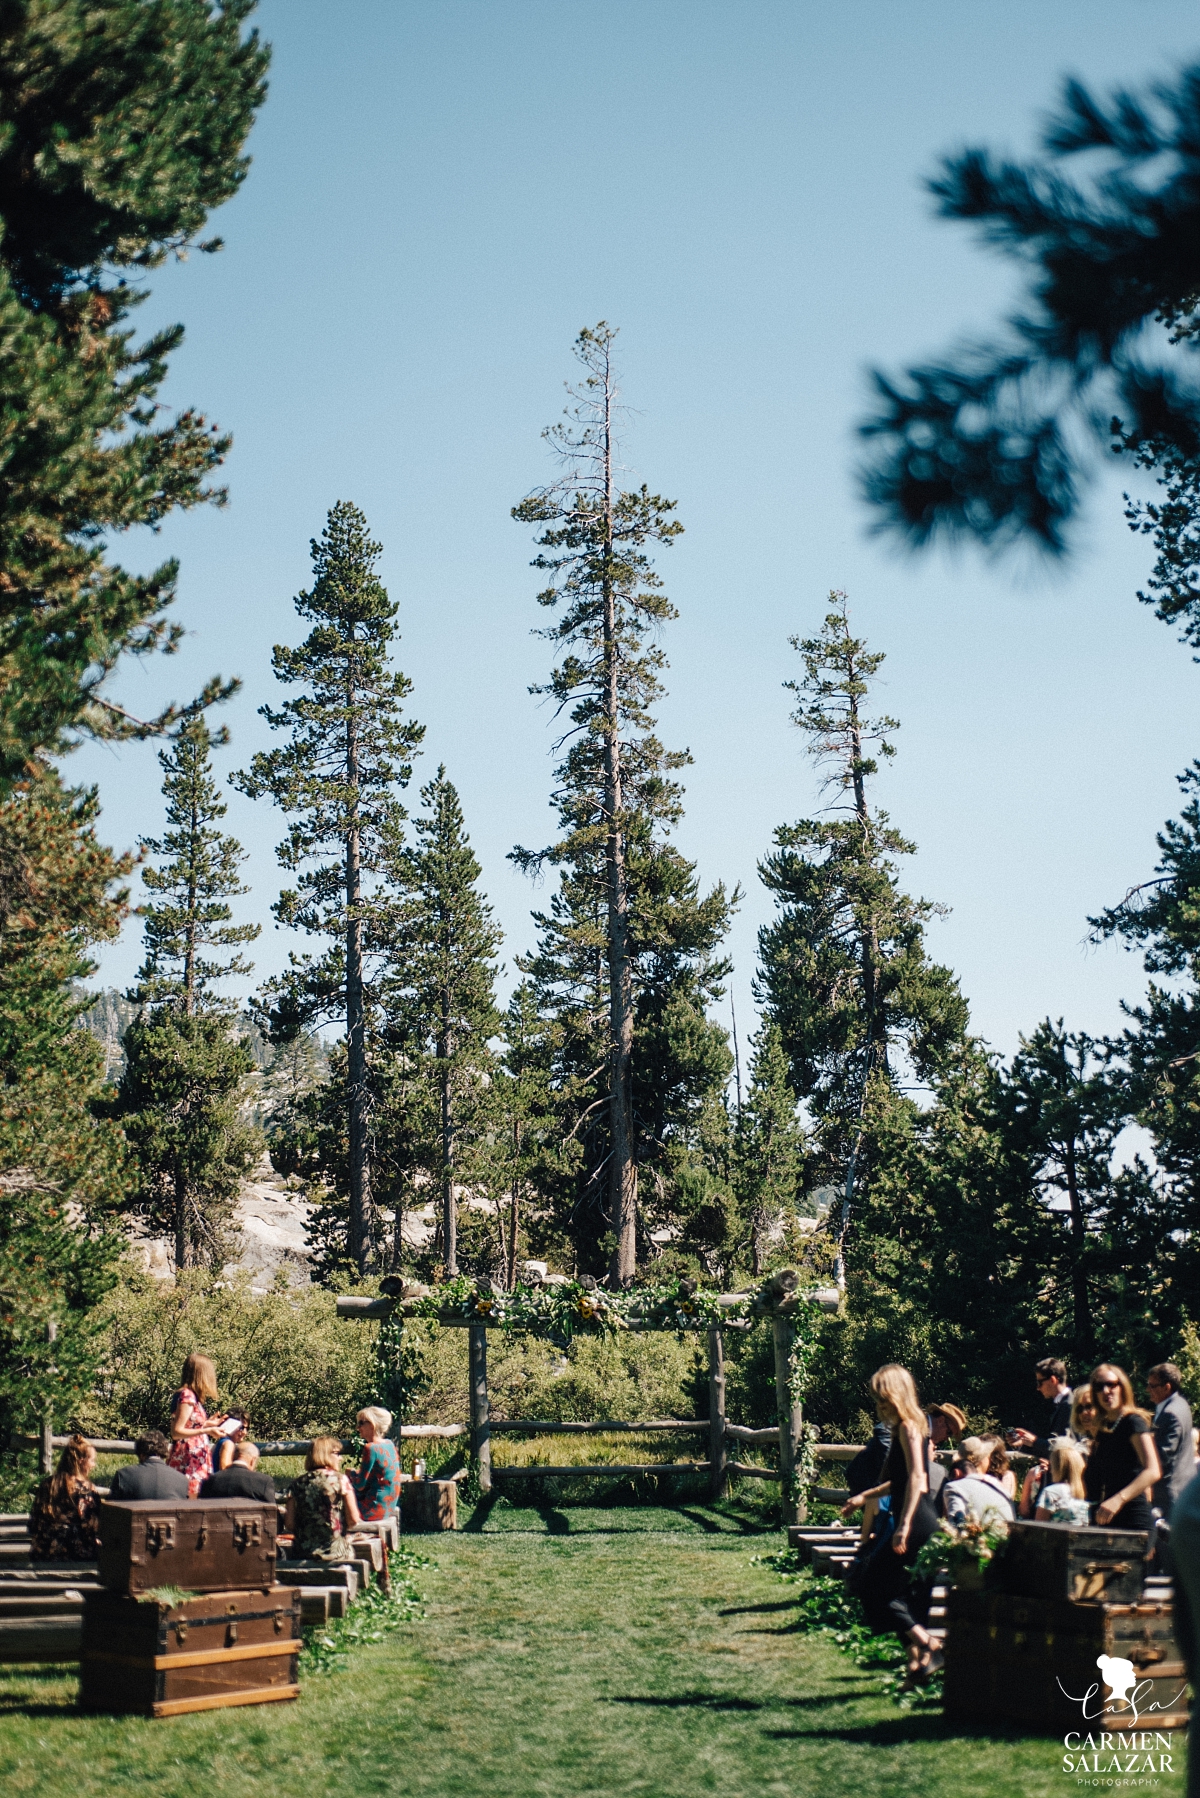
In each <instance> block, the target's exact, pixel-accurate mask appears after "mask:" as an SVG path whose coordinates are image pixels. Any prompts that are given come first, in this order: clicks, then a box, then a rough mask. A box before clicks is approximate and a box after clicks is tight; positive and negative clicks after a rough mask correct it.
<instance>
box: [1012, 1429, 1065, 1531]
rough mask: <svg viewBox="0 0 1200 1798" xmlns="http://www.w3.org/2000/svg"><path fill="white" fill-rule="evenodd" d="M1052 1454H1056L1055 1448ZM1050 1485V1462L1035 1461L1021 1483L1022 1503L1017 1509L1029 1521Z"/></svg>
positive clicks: (1061, 1438) (1051, 1451)
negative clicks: (1044, 1490) (1044, 1491)
mask: <svg viewBox="0 0 1200 1798" xmlns="http://www.w3.org/2000/svg"><path fill="white" fill-rule="evenodd" d="M1059 1440H1060V1441H1063V1440H1065V1438H1063V1437H1060V1438H1059ZM1050 1453H1051V1454H1053V1453H1054V1450H1053V1448H1052V1449H1051V1450H1050ZM1049 1483H1050V1463H1049V1461H1035V1462H1034V1463H1033V1465H1032V1466H1031V1467H1029V1468H1027V1469H1026V1471H1025V1478H1024V1479H1023V1480H1022V1481H1021V1502H1020V1504H1019V1506H1018V1507H1017V1508H1018V1510H1019V1511H1020V1513H1021V1516H1022V1517H1024V1518H1026V1519H1028V1518H1030V1517H1032V1516H1033V1513H1034V1511H1035V1510H1036V1509H1037V1506H1038V1504H1039V1503H1040V1501H1041V1495H1042V1491H1043V1489H1044V1488H1045V1487H1046V1486H1048V1485H1049Z"/></svg>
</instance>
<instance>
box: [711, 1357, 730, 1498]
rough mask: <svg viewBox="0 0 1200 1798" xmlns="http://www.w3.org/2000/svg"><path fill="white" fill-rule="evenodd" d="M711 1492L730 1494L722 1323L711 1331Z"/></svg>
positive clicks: (712, 1494)
mask: <svg viewBox="0 0 1200 1798" xmlns="http://www.w3.org/2000/svg"><path fill="white" fill-rule="evenodd" d="M708 1460H709V1475H708V1492H709V1497H710V1498H725V1497H727V1496H728V1493H729V1474H728V1473H727V1471H726V1468H725V1338H724V1337H723V1336H722V1334H721V1326H720V1325H719V1324H711V1325H710V1326H709V1331H708Z"/></svg>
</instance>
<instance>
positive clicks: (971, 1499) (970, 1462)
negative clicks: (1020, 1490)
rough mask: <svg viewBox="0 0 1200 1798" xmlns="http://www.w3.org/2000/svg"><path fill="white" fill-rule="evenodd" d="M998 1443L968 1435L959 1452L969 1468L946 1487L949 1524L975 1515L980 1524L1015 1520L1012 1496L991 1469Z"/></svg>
mask: <svg viewBox="0 0 1200 1798" xmlns="http://www.w3.org/2000/svg"><path fill="white" fill-rule="evenodd" d="M995 1446H996V1445H995V1442H994V1441H992V1440H991V1439H985V1438H982V1437H979V1436H968V1437H967V1439H966V1441H965V1442H964V1443H963V1444H962V1446H961V1450H960V1453H961V1454H962V1458H963V1460H964V1461H965V1462H966V1464H967V1471H966V1473H965V1474H964V1475H963V1477H962V1479H960V1480H951V1481H950V1483H949V1484H948V1485H947V1486H946V1487H945V1488H944V1498H945V1506H944V1508H945V1512H946V1521H947V1523H952V1524H954V1525H956V1526H958V1525H961V1524H963V1523H965V1522H966V1521H967V1518H968V1517H976V1518H978V1520H979V1521H980V1522H981V1523H990V1522H995V1523H1004V1524H1009V1523H1011V1522H1012V1520H1013V1504H1012V1499H1011V1498H1010V1497H1009V1496H1008V1493H1007V1492H1006V1491H1005V1490H1004V1487H1003V1485H1002V1484H1001V1483H1000V1481H999V1480H998V1479H997V1478H996V1476H995V1474H993V1473H989V1472H988V1462H989V1461H990V1460H991V1458H992V1451H993V1449H994V1448H995Z"/></svg>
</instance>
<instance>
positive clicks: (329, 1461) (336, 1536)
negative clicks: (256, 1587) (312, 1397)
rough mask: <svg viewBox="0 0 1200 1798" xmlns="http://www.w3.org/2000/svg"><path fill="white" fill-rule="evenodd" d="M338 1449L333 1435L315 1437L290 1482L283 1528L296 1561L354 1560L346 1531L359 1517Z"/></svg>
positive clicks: (352, 1490)
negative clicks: (302, 1471)
mask: <svg viewBox="0 0 1200 1798" xmlns="http://www.w3.org/2000/svg"><path fill="white" fill-rule="evenodd" d="M341 1448H342V1445H341V1443H340V1442H339V1440H338V1438H337V1437H336V1436H318V1437H317V1438H316V1440H315V1442H314V1443H313V1445H312V1447H311V1448H310V1449H309V1451H308V1456H307V1458H306V1460H305V1463H304V1465H305V1468H306V1470H307V1471H306V1472H304V1473H302V1474H301V1475H300V1478H299V1479H298V1480H293V1481H292V1489H291V1491H290V1492H289V1493H288V1501H287V1512H286V1515H285V1518H284V1525H283V1527H284V1530H285V1532H286V1533H287V1534H289V1535H290V1536H291V1537H292V1554H293V1555H294V1556H295V1557H296V1558H297V1559H299V1560H318V1561H349V1560H352V1559H353V1556H352V1554H351V1551H350V1544H349V1543H348V1542H347V1540H346V1530H347V1528H349V1529H353V1528H354V1526H355V1524H356V1523H361V1522H362V1519H361V1517H360V1516H359V1514H358V1504H357V1501H356V1500H355V1497H354V1488H353V1486H352V1485H351V1484H350V1481H349V1479H348V1478H347V1477H346V1475H345V1474H344V1473H343V1472H342V1455H341Z"/></svg>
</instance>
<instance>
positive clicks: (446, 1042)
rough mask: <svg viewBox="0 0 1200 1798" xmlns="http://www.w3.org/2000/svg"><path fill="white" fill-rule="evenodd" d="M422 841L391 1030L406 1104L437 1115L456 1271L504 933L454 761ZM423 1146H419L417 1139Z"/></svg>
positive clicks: (389, 987) (407, 891) (485, 1112)
mask: <svg viewBox="0 0 1200 1798" xmlns="http://www.w3.org/2000/svg"><path fill="white" fill-rule="evenodd" d="M421 800H422V803H423V804H424V806H425V808H426V809H425V812H424V813H423V814H422V815H421V816H418V818H417V819H416V824H415V828H416V838H417V840H416V843H415V845H414V846H413V847H412V848H411V849H408V850H406V851H405V852H404V854H403V856H402V858H401V861H400V862H399V864H398V865H397V867H396V869H395V875H396V883H397V885H398V886H399V887H400V888H401V890H402V891H403V894H404V897H403V899H402V901H401V903H400V904H399V905H398V907H397V910H396V913H395V915H394V917H393V920H392V924H391V940H392V949H393V953H392V957H391V959H390V961H389V965H388V967H387V969H386V971H385V973H384V975H383V978H382V980H381V1002H382V1006H383V1011H384V1015H385V1018H386V1026H385V1029H386V1035H387V1037H388V1039H389V1040H390V1041H391V1042H392V1043H393V1044H394V1046H395V1050H396V1054H397V1061H398V1066H397V1070H396V1075H397V1077H396V1080H395V1082H394V1084H393V1089H392V1090H393V1095H394V1102H395V1103H398V1104H399V1106H400V1108H401V1110H402V1111H404V1112H407V1113H408V1114H409V1115H410V1117H411V1115H412V1112H413V1110H414V1108H415V1111H416V1112H417V1114H418V1115H419V1116H420V1117H423V1118H424V1119H425V1120H427V1122H426V1125H425V1128H424V1129H421V1127H420V1125H418V1128H417V1130H416V1132H415V1133H414V1134H415V1135H416V1136H417V1138H418V1140H419V1139H420V1137H421V1136H424V1138H425V1141H424V1143H423V1145H422V1148H421V1149H419V1150H418V1151H417V1153H418V1155H419V1158H420V1159H421V1160H422V1161H423V1163H424V1166H425V1168H426V1169H427V1170H428V1171H429V1172H430V1173H431V1174H433V1175H434V1177H435V1179H436V1183H437V1190H438V1195H439V1198H440V1201H441V1231H440V1236H441V1250H442V1262H443V1267H444V1270H445V1275H446V1278H447V1279H453V1278H454V1277H455V1276H456V1275H457V1273H458V1208H457V1202H456V1197H455V1189H456V1187H458V1186H461V1185H463V1184H465V1183H466V1182H467V1181H469V1180H470V1179H471V1178H472V1177H473V1175H475V1174H476V1173H477V1172H478V1171H480V1170H481V1160H480V1148H481V1146H482V1143H483V1141H484V1139H485V1137H486V1134H487V1125H488V1122H489V1121H490V1118H489V1112H490V1099H491V1090H490V1089H491V1083H492V1079H493V1076H494V1072H495V1064H494V1056H493V1053H492V1050H491V1047H490V1043H491V1039H492V1038H493V1037H494V1036H496V1035H497V1034H498V1032H499V1029H500V1014H499V1012H498V1011H497V1009H496V1002H495V983H496V962H495V957H496V952H497V950H498V949H499V947H500V942H501V932H500V931H499V930H498V929H497V927H496V925H495V924H494V923H493V922H492V912H491V907H490V906H489V905H488V903H487V901H486V899H484V897H483V895H482V894H481V893H480V892H479V890H478V889H479V880H480V878H481V876H482V873H483V870H482V868H481V867H480V865H479V862H478V860H477V859H476V856H475V853H474V851H473V849H472V848H471V844H470V840H469V839H468V837H467V833H466V826H465V824H464V821H463V813H462V806H461V804H460V802H459V797H458V793H457V792H456V790H455V788H454V786H453V783H452V782H451V781H450V780H448V779H447V777H446V770H445V767H444V766H443V767H440V768H439V769H438V771H437V775H436V777H435V778H434V779H433V780H431V781H430V782H429V784H428V785H427V786H425V787H423V788H422V790H421ZM413 1146H414V1147H415V1144H414V1145H413Z"/></svg>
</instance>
